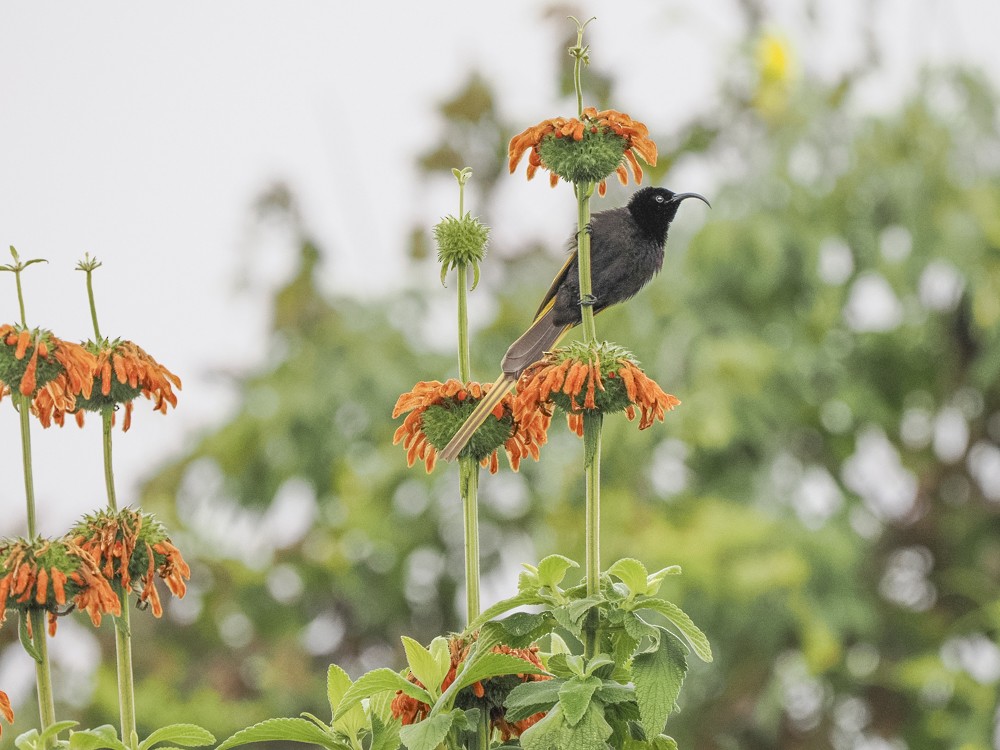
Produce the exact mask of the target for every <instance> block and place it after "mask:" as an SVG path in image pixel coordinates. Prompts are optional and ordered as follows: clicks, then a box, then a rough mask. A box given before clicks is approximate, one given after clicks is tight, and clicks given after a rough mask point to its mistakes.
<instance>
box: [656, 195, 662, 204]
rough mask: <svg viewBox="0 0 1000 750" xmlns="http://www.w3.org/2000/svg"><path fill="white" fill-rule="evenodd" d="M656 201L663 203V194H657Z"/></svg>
mask: <svg viewBox="0 0 1000 750" xmlns="http://www.w3.org/2000/svg"><path fill="white" fill-rule="evenodd" d="M656 202H657V203H663V196H662V195H658V196H656Z"/></svg>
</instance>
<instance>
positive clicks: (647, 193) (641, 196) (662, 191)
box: [628, 187, 711, 242]
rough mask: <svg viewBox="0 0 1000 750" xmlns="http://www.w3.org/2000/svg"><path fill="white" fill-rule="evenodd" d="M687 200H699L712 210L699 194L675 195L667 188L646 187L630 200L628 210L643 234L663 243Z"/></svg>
mask: <svg viewBox="0 0 1000 750" xmlns="http://www.w3.org/2000/svg"><path fill="white" fill-rule="evenodd" d="M685 198H697V199H698V200H700V201H704V202H705V204H706V205H708V206H709V208H711V204H710V203H709V202H708V201H707V200H706V199H705V197H704V196H702V195H698V193H674V192H672V191H670V190H667V189H666V188H658V187H645V188H643V189H642V190H637V191H636V192H635V193H634V194H633V195H632V197H631V198H630V199H629V202H628V210H629V213H631V214H632V218H633V219H635V222H636V224H638V225H639V228H640V229H642V231H643V232H645V233H646V234H648V235H649V236H650V237H653V238H654V239H656V240H658V241H660V242H663V241H664V240H666V238H667V229H669V228H670V222H672V221H673V220H674V216H676V215H677V209H678V208H679V207H680V205H681V201H683V200H684V199H685Z"/></svg>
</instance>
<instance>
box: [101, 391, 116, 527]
mask: <svg viewBox="0 0 1000 750" xmlns="http://www.w3.org/2000/svg"><path fill="white" fill-rule="evenodd" d="M114 413H115V410H114V407H112V406H106V407H104V408H103V409H101V423H102V428H103V434H104V487H105V491H106V492H107V495H108V509H109V510H110V511H112V512H117V510H118V500H117V497H116V495H115V470H114V466H113V465H112V462H111V422H112V420H113V419H114Z"/></svg>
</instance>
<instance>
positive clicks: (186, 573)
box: [139, 539, 191, 617]
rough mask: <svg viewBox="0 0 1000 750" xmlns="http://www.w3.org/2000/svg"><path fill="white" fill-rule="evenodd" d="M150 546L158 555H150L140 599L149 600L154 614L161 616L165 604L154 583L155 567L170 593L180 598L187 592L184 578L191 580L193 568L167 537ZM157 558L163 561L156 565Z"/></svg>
mask: <svg viewBox="0 0 1000 750" xmlns="http://www.w3.org/2000/svg"><path fill="white" fill-rule="evenodd" d="M150 546H151V549H152V552H153V553H156V557H155V558H154V556H153V554H150V555H149V569H148V570H147V571H146V574H145V575H144V576H143V579H142V580H143V588H142V594H140V595H139V600H140V601H142V602H149V604H150V607H151V608H152V610H153V616H154V617H160V616H161V615H162V614H163V605H162V604H161V603H160V595H159V593H158V592H157V591H156V586H154V585H153V572H154V569H155V572H156V575H157V576H159V577H160V578H162V579H163V582H164V583H166V584H167V588H168V589H170V593H171V594H173V595H174V596H176V597H177V598H178V599H180V598H181V597H183V596H184V594H185V593H186V592H187V586H186V585H185V583H184V579H185V578H186V579H188V580H191V568H189V567H188V564H187V563H186V562H184V558H183V557H181V551H180V550H179V549H177V548H176V547H175V546H174V545H173V544H171V543H170V542H168V541H167V540H166V539H164V540H163V541H160V542H156V543H155V544H153V545H150ZM156 559H162V562H161V563H159V564H158V565H156V562H155V561H156ZM154 565H155V568H154Z"/></svg>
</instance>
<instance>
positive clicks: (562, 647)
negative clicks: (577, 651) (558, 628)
mask: <svg viewBox="0 0 1000 750" xmlns="http://www.w3.org/2000/svg"><path fill="white" fill-rule="evenodd" d="M549 653H550V654H553V655H554V654H570V653H572V651H570V649H569V646H568V645H567V643H566V641H564V640H563V639H562V636H561V635H559V634H558V633H551V634H550V635H549Z"/></svg>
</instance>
